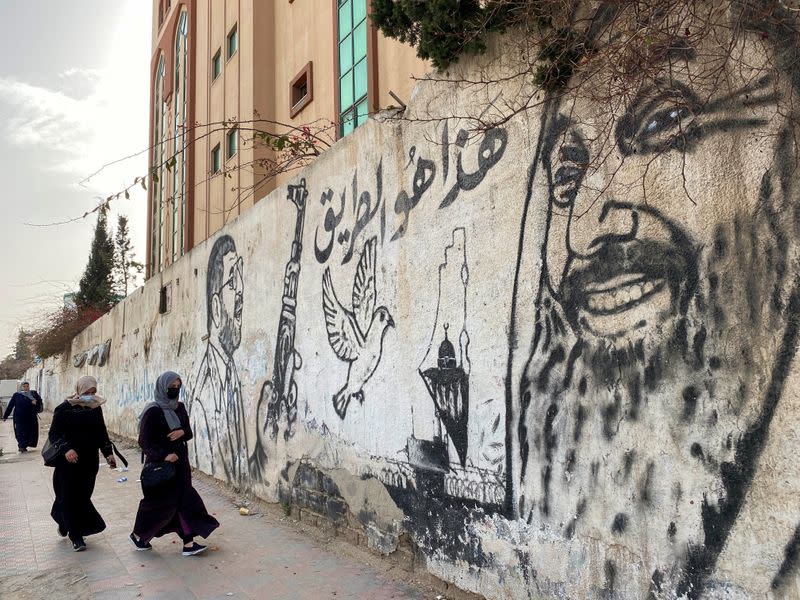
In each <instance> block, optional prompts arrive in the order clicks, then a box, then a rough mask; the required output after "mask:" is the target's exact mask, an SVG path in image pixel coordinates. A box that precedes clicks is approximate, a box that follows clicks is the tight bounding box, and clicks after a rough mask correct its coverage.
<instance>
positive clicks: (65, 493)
mask: <svg viewBox="0 0 800 600" xmlns="http://www.w3.org/2000/svg"><path fill="white" fill-rule="evenodd" d="M104 402H105V398H102V397H100V396H98V395H97V380H96V379H95V378H94V377H91V376H89V375H84V376H83V377H81V378H80V379H78V383H77V385H76V386H75V393H74V394H73V395H72V396H70V397H68V398H67V399H66V400H64V402H62V403H61V404H59V405H58V406H57V407H56V409H55V410H54V411H53V422H52V424H51V425H50V432H49V434H48V437H49V438H50V443H51V444H56V443H59V441H60V440H65V441H66V444H65V447H66V449H67V450H66V452H65V454H64V456H63V458H62V459H59V461H58V463H57V464H56V467H55V472H54V473H53V489H54V490H55V495H56V499H55V501H54V502H53V509H52V510H51V511H50V515H51V516H52V517H53V519H54V520H55V522H56V523H58V533H59V535H61V536H62V537H64V536H67V535H68V536H69V539H70V541H72V548H73V549H74V550H75V551H76V552H80V551H82V550H86V542H85V541H84V539H83V538H84V537H85V536H87V535H92V534H95V533H100V532H101V531H103V530H104V529H105V528H106V524H105V521H103V517H101V516H100V513H98V512H97V509H95V507H94V505H93V504H92V492H93V491H94V483H95V479H96V478H97V471H98V468H99V467H98V461H97V451H98V450H100V451H101V452H102V453H103V456H105V458H106V462H107V463H108V465H109V466H110V467H111V468H116V466H117V462H116V460H115V459H114V454H113V445H112V444H111V441H110V440H109V439H108V431H107V430H106V424H105V421H104V420H103V409H102V408H100V406H101V405H102V404H103V403H104Z"/></svg>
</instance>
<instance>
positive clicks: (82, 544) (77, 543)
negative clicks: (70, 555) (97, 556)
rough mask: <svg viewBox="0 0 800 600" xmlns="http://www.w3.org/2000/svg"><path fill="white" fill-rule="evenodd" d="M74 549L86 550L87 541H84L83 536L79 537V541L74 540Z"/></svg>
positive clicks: (78, 550) (77, 550) (76, 550)
mask: <svg viewBox="0 0 800 600" xmlns="http://www.w3.org/2000/svg"><path fill="white" fill-rule="evenodd" d="M72 549H73V550H75V552H83V551H84V550H86V542H84V541H83V538H79V539H78V540H77V541H75V542H72Z"/></svg>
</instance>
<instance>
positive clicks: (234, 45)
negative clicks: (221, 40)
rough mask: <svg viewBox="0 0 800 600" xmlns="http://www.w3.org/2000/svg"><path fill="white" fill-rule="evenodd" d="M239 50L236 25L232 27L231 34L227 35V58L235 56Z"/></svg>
mask: <svg viewBox="0 0 800 600" xmlns="http://www.w3.org/2000/svg"><path fill="white" fill-rule="evenodd" d="M238 49H239V28H238V26H237V25H234V26H233V29H231V32H230V33H229V34H228V58H230V57H231V56H233V55H234V54H236V51H237V50H238Z"/></svg>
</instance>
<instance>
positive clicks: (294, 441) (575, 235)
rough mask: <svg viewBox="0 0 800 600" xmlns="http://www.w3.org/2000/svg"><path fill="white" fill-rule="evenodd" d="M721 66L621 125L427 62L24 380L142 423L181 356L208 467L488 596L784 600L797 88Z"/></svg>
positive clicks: (201, 463) (789, 582)
mask: <svg viewBox="0 0 800 600" xmlns="http://www.w3.org/2000/svg"><path fill="white" fill-rule="evenodd" d="M747 49H748V50H749V51H750V52H749V54H748V56H750V57H751V58H752V60H753V61H754V64H755V67H753V68H754V69H756V70H757V67H758V65H759V64H760V63H759V61H762V62H765V61H767V56H765V55H764V54H763V52H762V53H761V54H759V51H758V49H757V48H755V47H752V48H751V47H748V48H747ZM465 68H468V66H467V67H465ZM737 73H738V75H734V74H731V77H730V78H729V80H728V82H727V88H726V89H725V91H724V92H723V91H719V92H713V93H712V97H711V98H710V100H709V102H707V103H706V104H705V105H704V106H705V107H706V112H703V110H702V109H701V108H697V109H696V110H694V112H693V113H692V114H691V115H689V114H688V113H683V112H680V106H678V107H677V108H676V104H675V103H674V98H673V97H672V96H670V97H669V98H668V97H665V96H660V97H657V98H656V100H655V101H654V100H653V97H652V96H648V95H646V94H644V93H642V94H641V95H631V96H630V97H626V100H625V103H624V106H622V107H620V108H619V110H620V113H621V116H620V122H622V123H624V124H625V125H624V127H623V126H621V127H620V128H619V129H618V130H617V134H616V135H611V136H602V135H595V134H596V133H597V132H598V131H599V129H600V124H598V122H596V121H595V119H596V118H597V117H598V110H597V108H596V107H593V106H586V105H585V104H582V102H581V101H580V100H574V101H572V100H570V99H569V98H563V99H556V100H553V101H551V102H550V103H549V104H547V105H546V111H544V112H541V113H540V112H536V111H531V112H528V113H526V114H523V115H520V116H517V117H516V118H514V119H512V120H510V121H509V122H507V123H506V124H505V125H503V126H502V127H498V128H494V129H490V130H488V131H485V132H483V133H480V134H474V135H470V136H467V135H466V133H467V131H466V129H462V128H464V127H466V124H465V123H463V122H459V121H457V120H448V121H440V120H433V121H431V122H420V121H414V120H413V117H415V116H425V115H429V114H434V115H435V114H441V113H442V112H444V113H448V112H449V113H450V114H461V113H462V111H463V112H464V113H466V112H469V110H470V108H475V107H476V106H477V107H478V108H480V107H481V106H485V105H486V104H487V102H488V101H489V100H496V99H497V97H496V95H495V92H494V91H492V92H491V93H490V92H489V91H487V90H485V89H483V88H481V89H480V90H478V91H476V89H475V88H470V87H468V88H466V89H458V88H456V87H448V88H443V87H442V86H441V85H435V84H432V83H429V84H425V85H421V86H420V87H419V88H418V90H417V93H416V96H415V98H414V99H413V101H412V104H411V106H409V109H408V113H407V116H410V117H412V120H411V121H387V122H379V121H375V120H373V121H370V122H369V123H368V124H367V125H365V126H364V127H362V128H360V129H358V130H357V131H356V132H355V133H354V134H352V135H350V136H348V137H347V138H346V139H344V140H342V141H340V142H339V143H338V144H337V145H336V147H335V148H334V149H333V150H332V151H330V152H328V153H326V154H325V155H324V156H322V157H321V158H320V159H319V160H318V161H317V162H316V163H315V164H314V165H313V166H311V167H310V168H308V169H306V170H305V171H304V172H303V173H302V174H301V175H300V176H298V177H297V178H296V179H295V180H294V181H293V183H292V184H291V185H289V186H286V187H283V188H281V189H278V190H276V191H275V192H273V193H272V194H270V195H269V196H268V197H267V198H265V199H263V200H262V201H261V202H259V203H257V204H256V205H255V206H254V207H253V208H252V209H250V210H249V211H247V212H246V213H244V214H243V215H242V216H241V217H239V218H238V219H236V220H234V221H233V222H231V223H230V224H229V225H228V226H226V228H225V229H224V230H223V231H221V232H220V233H219V234H217V235H216V236H214V237H212V238H210V239H209V240H207V241H206V242H204V243H203V244H201V245H200V246H198V247H197V248H195V249H194V250H193V251H192V252H191V253H190V254H189V255H187V256H185V257H184V258H183V259H182V260H180V261H179V262H178V263H176V264H175V265H173V266H171V267H170V268H168V269H167V270H165V271H164V272H163V273H161V274H160V275H159V276H157V277H154V278H153V279H151V280H150V281H148V283H147V284H146V285H145V286H144V287H143V288H142V289H140V290H138V291H136V292H135V293H134V294H132V296H131V297H129V298H128V299H127V300H126V301H125V302H123V303H122V304H120V305H119V306H117V307H116V308H115V309H114V310H113V311H112V312H111V313H110V314H109V315H107V316H106V317H104V318H103V319H101V320H99V321H98V322H97V323H95V324H94V325H92V326H91V327H90V328H89V329H87V330H86V331H85V332H83V333H82V334H81V335H80V336H79V337H78V338H76V339H75V341H74V342H73V346H72V352H71V356H70V357H67V358H65V359H63V360H51V361H47V362H46V363H45V365H44V366H43V368H42V369H41V371H40V372H38V373H31V374H29V377H31V381H37V379H36V378H37V376H38V377H39V379H38V381H39V386H38V387H39V388H40V389H41V390H42V392H43V394H42V395H43V397H44V398H45V399H46V400H47V401H48V404H49V405H50V406H52V404H53V403H54V402H55V401H57V400H58V399H59V398H61V397H63V396H64V395H65V394H66V393H67V392H68V390H69V388H70V386H71V385H72V384H73V382H74V381H75V380H76V379H77V377H78V376H79V375H80V374H83V373H85V372H88V373H91V374H94V375H95V376H96V377H97V378H98V380H99V381H100V387H101V393H102V394H103V395H105V396H106V397H108V398H109V403H108V405H107V406H106V407H104V410H105V412H106V419H107V422H108V423H109V424H110V426H111V427H112V428H113V429H114V430H116V431H118V432H120V433H122V434H125V435H129V436H134V435H135V433H136V429H137V413H138V412H139V411H140V410H141V408H142V407H143V406H144V404H145V403H146V402H147V401H148V400H149V399H150V398H151V395H152V388H153V383H154V382H155V379H156V377H157V376H158V375H159V374H160V373H161V372H162V371H164V370H167V369H171V370H176V371H178V372H180V373H181V374H182V375H183V376H184V382H185V384H186V385H185V387H184V390H183V401H184V402H185V403H186V404H187V406H188V407H189V410H190V414H191V418H192V422H193V427H194V432H195V440H194V443H193V449H192V456H193V459H194V461H195V464H196V466H197V467H198V468H200V469H202V470H203V471H205V472H207V473H210V474H213V475H214V476H216V477H219V478H220V479H224V480H226V481H229V482H230V483H232V484H234V485H237V486H241V487H246V488H250V489H252V490H253V491H254V492H255V493H257V494H259V495H261V496H263V497H265V498H268V499H270V500H274V501H282V502H286V503H290V504H294V505H297V506H302V507H304V508H310V509H311V510H312V511H313V512H315V513H317V514H321V515H327V517H328V518H329V519H331V520H332V521H334V522H338V521H340V520H342V519H345V515H346V514H348V515H350V517H349V518H351V519H353V520H354V522H356V523H357V524H359V526H360V527H362V528H363V535H364V536H365V539H366V540H367V542H368V543H369V544H370V545H371V546H372V547H373V548H375V549H376V550H378V551H380V552H384V553H391V552H393V551H395V549H396V548H398V546H399V544H400V542H401V538H402V536H403V535H404V534H405V535H407V536H410V537H411V539H412V540H413V542H414V544H416V546H417V547H418V549H419V551H420V553H421V555H422V556H423V557H424V558H425V560H426V562H427V568H428V570H429V571H430V572H431V573H434V574H436V575H437V576H439V577H441V578H443V579H445V580H448V581H451V582H454V583H456V584H457V585H458V586H460V587H462V588H464V589H468V590H472V591H476V592H479V593H481V594H484V595H485V596H486V597H488V598H498V599H500V598H531V597H544V598H587V597H592V598H595V597H597V598H599V597H603V598H607V597H619V598H643V597H653V598H660V597H665V598H666V597H675V596H676V595H685V596H689V597H698V596H707V597H756V596H758V597H763V596H767V595H769V594H773V595H775V596H784V597H798V595H800V584H798V575H797V571H796V560H797V559H796V556H797V551H798V540H800V534H798V532H799V531H800V528H798V525H799V524H800V505H798V503H797V498H798V494H799V493H800V477H798V475H800V473H798V470H800V463H798V461H797V460H796V458H795V457H796V456H797V453H798V451H800V421H799V420H798V416H797V415H798V414H800V413H798V410H797V408H798V407H797V404H798V402H799V401H798V389H799V388H798V387H797V385H798V383H797V369H796V367H795V360H794V350H795V347H796V344H797V340H796V337H797V323H798V316H799V315H798V309H800V288H798V280H797V253H796V243H795V241H794V240H795V239H796V238H797V233H798V232H797V226H798V219H799V218H800V217H798V215H800V211H798V210H797V207H798V206H800V205H798V204H796V203H797V189H796V180H797V174H796V172H795V170H794V169H792V168H790V167H791V165H792V164H793V162H792V161H795V159H796V153H795V146H794V142H793V137H792V135H791V134H792V132H793V129H792V122H791V120H790V117H791V115H789V114H787V113H786V112H785V111H782V110H780V109H779V106H778V99H779V98H781V97H783V98H786V97H787V96H791V94H792V90H791V89H789V81H788V79H789V78H788V77H787V78H786V80H785V81H782V82H778V83H776V81H775V80H774V79H769V80H768V79H766V78H764V77H761V78H757V77H752V78H750V79H747V78H746V77H745V79H744V80H739V79H737V77H744V76H745V75H747V74H746V73H744V74H743V71H742V70H740V71H737ZM689 74H691V73H689ZM750 75H752V73H750ZM676 77H677V78H678V80H679V82H680V86H678V88H679V89H687V90H688V89H689V87H690V85H691V81H692V79H691V77H688V76H686V74H684V75H681V74H677V75H676ZM681 86H683V87H681ZM443 89H444V91H443ZM731 90H734V92H733V93H732V92H731ZM501 91H502V92H503V93H508V94H514V93H517V92H518V90H514V89H511V86H509V87H507V88H502V89H501ZM482 94H485V97H482V96H481V95H482ZM713 94H718V96H719V97H717V96H714V95H713ZM687 95H688V92H687ZM744 96H747V97H748V98H750V97H756V98H757V99H758V100H757V101H754V102H750V104H748V103H746V102H744ZM731 98H733V99H734V100H736V101H733V100H731ZM710 106H713V107H714V108H713V110H711V109H708V108H707V107H710ZM476 112H480V111H479V110H478V111H476ZM576 115H583V118H582V119H580V120H577V119H576V118H575V116H576ZM626 115H627V116H626ZM600 116H603V117H607V115H600ZM626 119H627V120H626ZM679 127H683V128H688V129H687V130H688V131H690V132H691V137H690V143H689V142H687V143H684V144H682V145H678V144H676V143H674V140H675V139H676V137H675V136H676V131H677V128H679ZM662 142H664V143H667V142H668V143H669V144H668V145H667V146H664V144H663V143H662ZM598 145H599V147H598ZM654 148H660V149H661V150H664V148H667V150H665V151H663V152H655V151H653V149H654ZM593 153H599V154H600V155H602V156H604V157H605V158H604V160H603V161H601V162H600V163H598V164H595V165H593V166H592V167H591V168H589V167H588V166H587V165H588V164H590V163H591V157H592V156H593ZM795 166H796V165H795ZM162 289H165V290H166V297H167V300H168V301H167V304H168V310H167V311H166V312H165V313H163V314H160V313H159V306H160V301H161V297H160V296H161V294H162ZM106 340H111V342H110V348H109V351H108V353H107V355H106V354H104V352H103V347H102V344H104V343H105V342H106ZM95 347H97V350H96V351H95V352H91V353H90V355H89V356H88V357H86V356H81V354H82V353H84V352H86V351H87V350H88V351H91V350H93V349H95ZM75 357H77V358H75ZM82 360H83V361H84V362H83V363H82V362H81V361H82ZM102 360H104V361H105V362H104V364H103V365H102V366H100V363H101V361H102ZM91 362H94V363H95V364H90V363H91ZM75 364H82V366H80V367H76V366H74V365H75Z"/></svg>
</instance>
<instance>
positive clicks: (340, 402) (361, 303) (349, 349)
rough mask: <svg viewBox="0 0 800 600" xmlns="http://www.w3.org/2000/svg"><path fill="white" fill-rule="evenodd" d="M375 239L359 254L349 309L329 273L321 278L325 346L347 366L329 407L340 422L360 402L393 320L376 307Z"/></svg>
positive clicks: (392, 325) (382, 309)
mask: <svg viewBox="0 0 800 600" xmlns="http://www.w3.org/2000/svg"><path fill="white" fill-rule="evenodd" d="M377 244H378V240H377V238H375V237H373V238H370V239H369V240H368V241H367V243H366V244H365V245H364V248H363V250H362V251H361V258H360V259H359V261H358V267H357V268H356V275H355V280H354V281H353V293H352V298H353V300H352V303H353V309H352V310H347V309H346V308H345V307H344V306H342V303H341V302H339V299H338V298H337V297H336V292H335V290H334V288H333V282H332V281H331V271H330V268H329V267H326V268H325V273H324V274H323V276H322V309H323V312H324V314H325V328H326V330H327V332H328V343H329V344H330V346H331V348H332V349H333V351H334V353H335V354H336V356H337V357H338V358H339V360H341V361H344V362H346V363H348V368H347V380H346V382H345V384H344V386H342V388H341V389H340V390H339V391H338V392H336V394H335V395H334V396H333V407H334V409H335V410H336V414H337V415H339V417H340V418H341V419H344V418H345V416H346V415H347V407H348V406H349V405H350V401H351V400H353V399H355V400H357V401H358V402H359V403H363V402H364V391H363V387H364V384H365V383H367V381H369V378H370V377H372V374H373V373H374V372H375V369H376V368H377V367H378V363H379V362H380V360H381V354H382V353H383V338H384V336H385V335H386V330H387V329H388V328H389V327H394V320H393V319H392V315H391V314H389V311H388V309H387V308H386V307H385V306H378V307H377V308H376V307H375V305H376V304H377V296H378V292H377V289H376V283H375V261H376V254H377V251H376V246H377Z"/></svg>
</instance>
